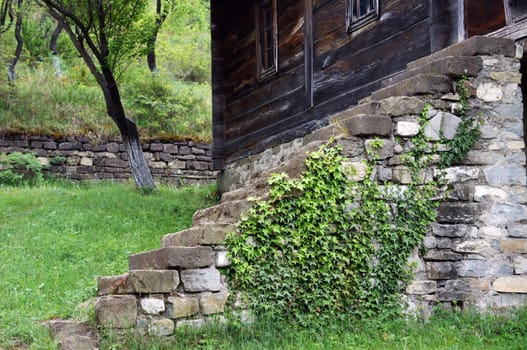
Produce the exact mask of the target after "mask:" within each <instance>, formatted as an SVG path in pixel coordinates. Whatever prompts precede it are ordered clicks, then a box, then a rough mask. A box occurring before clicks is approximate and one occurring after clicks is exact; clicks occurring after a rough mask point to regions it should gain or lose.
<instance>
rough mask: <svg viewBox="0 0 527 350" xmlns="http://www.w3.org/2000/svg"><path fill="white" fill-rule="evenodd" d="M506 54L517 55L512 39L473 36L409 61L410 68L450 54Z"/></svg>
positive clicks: (508, 55) (507, 55)
mask: <svg viewBox="0 0 527 350" xmlns="http://www.w3.org/2000/svg"><path fill="white" fill-rule="evenodd" d="M495 54H498V55H504V56H506V57H516V44H515V43H514V40H512V39H504V38H492V37H487V36H473V37H471V38H469V39H467V40H465V41H462V42H459V43H457V44H454V45H452V46H449V47H447V48H445V49H443V50H440V51H437V52H435V53H433V54H431V55H429V56H426V57H423V58H420V59H417V60H415V61H412V62H410V63H408V65H407V67H408V69H415V68H418V67H422V66H425V65H427V64H429V63H431V62H433V61H436V60H438V59H440V58H444V57H448V56H477V55H495Z"/></svg>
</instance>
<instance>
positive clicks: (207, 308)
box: [199, 291, 229, 315]
mask: <svg viewBox="0 0 527 350" xmlns="http://www.w3.org/2000/svg"><path fill="white" fill-rule="evenodd" d="M228 298H229V293H228V292H227V291H221V292H219V293H212V294H208V295H205V296H203V297H201V298H200V299H199V307H200V309H201V313H202V314H204V315H211V314H218V313H222V312H223V311H224V309H225V304H226V303H227V299H228Z"/></svg>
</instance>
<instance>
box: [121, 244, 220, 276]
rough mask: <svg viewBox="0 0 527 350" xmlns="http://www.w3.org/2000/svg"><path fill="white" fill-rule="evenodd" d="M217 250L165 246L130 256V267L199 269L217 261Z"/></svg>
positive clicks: (134, 268)
mask: <svg viewBox="0 0 527 350" xmlns="http://www.w3.org/2000/svg"><path fill="white" fill-rule="evenodd" d="M215 258H216V256H215V252H214V250H213V249H212V248H211V247H203V246H194V247H165V248H161V249H155V250H151V251H148V252H144V253H139V254H134V255H130V256H129V257H128V269H129V270H130V271H132V270H169V269H177V268H180V269H197V268H202V267H207V266H211V265H213V264H214V263H215Z"/></svg>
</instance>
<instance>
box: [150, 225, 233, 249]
mask: <svg viewBox="0 0 527 350" xmlns="http://www.w3.org/2000/svg"><path fill="white" fill-rule="evenodd" d="M235 230H236V226H235V225H232V224H209V225H203V226H195V227H192V228H189V229H187V230H183V231H180V232H176V233H170V234H166V235H164V236H163V238H162V239H161V247H162V248H165V247H183V246H196V245H222V244H223V243H224V240H225V233H226V232H228V231H235Z"/></svg>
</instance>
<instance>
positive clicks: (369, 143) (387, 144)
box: [364, 140, 395, 160]
mask: <svg viewBox="0 0 527 350" xmlns="http://www.w3.org/2000/svg"><path fill="white" fill-rule="evenodd" d="M378 143H380V147H378V148H377V147H375V145H376V144H378ZM364 147H365V149H366V152H368V155H369V157H370V158H372V159H378V160H382V159H386V158H390V157H393V155H394V152H395V151H394V147H395V143H394V142H393V141H391V140H366V141H365V142H364Z"/></svg>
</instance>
